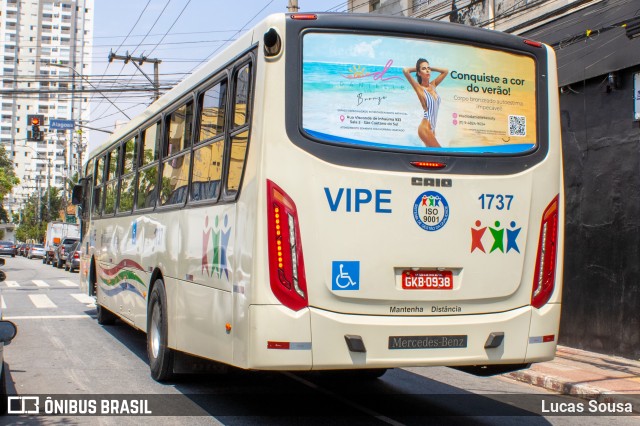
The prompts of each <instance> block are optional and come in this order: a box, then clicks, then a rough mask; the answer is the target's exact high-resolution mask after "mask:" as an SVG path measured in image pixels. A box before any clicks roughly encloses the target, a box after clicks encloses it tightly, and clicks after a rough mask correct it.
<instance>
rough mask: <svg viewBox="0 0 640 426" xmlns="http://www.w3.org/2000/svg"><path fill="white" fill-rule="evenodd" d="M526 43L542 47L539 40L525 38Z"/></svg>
mask: <svg viewBox="0 0 640 426" xmlns="http://www.w3.org/2000/svg"><path fill="white" fill-rule="evenodd" d="M524 44H528V45H529V46H533V47H542V43H540V42H539V41H533V40H525V41H524Z"/></svg>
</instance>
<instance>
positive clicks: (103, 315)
mask: <svg viewBox="0 0 640 426" xmlns="http://www.w3.org/2000/svg"><path fill="white" fill-rule="evenodd" d="M96 319H97V320H98V324H100V325H113V324H115V322H116V319H117V317H116V316H115V315H114V314H113V313H112V312H111V311H110V310H108V309H107V308H105V307H104V306H101V305H99V304H98V303H97V302H96Z"/></svg>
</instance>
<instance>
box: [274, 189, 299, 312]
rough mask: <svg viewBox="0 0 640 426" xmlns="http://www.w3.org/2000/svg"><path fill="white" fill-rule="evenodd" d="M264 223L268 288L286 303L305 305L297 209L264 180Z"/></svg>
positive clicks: (287, 197) (295, 305)
mask: <svg viewBox="0 0 640 426" xmlns="http://www.w3.org/2000/svg"><path fill="white" fill-rule="evenodd" d="M267 225H268V227H269V229H268V244H269V276H270V282H271V291H273V294H274V295H275V296H276V298H278V300H279V301H280V302H281V303H282V304H283V305H285V306H286V307H288V308H290V309H293V310H294V311H299V310H300V309H302V308H305V307H307V306H308V304H309V302H308V300H307V281H306V277H305V273H304V260H303V257H302V243H301V239H300V227H299V225H298V211H297V209H296V205H295V203H294V202H293V200H292V199H291V198H290V197H289V196H288V195H287V193H286V192H284V191H283V190H282V189H281V188H280V187H279V186H278V185H276V184H275V183H273V182H271V181H270V180H267Z"/></svg>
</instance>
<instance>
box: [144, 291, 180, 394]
mask: <svg viewBox="0 0 640 426" xmlns="http://www.w3.org/2000/svg"><path fill="white" fill-rule="evenodd" d="M167 324H168V323H167V294H166V291H165V289H164V283H163V282H162V280H161V279H158V280H156V282H155V284H154V286H153V290H151V294H150V295H149V305H148V308H147V355H148V356H149V368H150V369H151V377H152V378H153V379H154V380H156V381H158V382H164V381H167V380H169V379H171V377H172V376H173V359H174V356H173V355H174V354H173V351H172V350H171V349H169V346H168V325H167Z"/></svg>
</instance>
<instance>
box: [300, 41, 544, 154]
mask: <svg viewBox="0 0 640 426" xmlns="http://www.w3.org/2000/svg"><path fill="white" fill-rule="evenodd" d="M303 52H304V53H303V73H302V78H303V99H302V102H303V118H302V125H303V128H304V131H305V132H306V133H307V134H309V135H310V136H312V137H315V138H317V139H320V140H322V141H327V142H333V143H339V144H346V145H356V146H362V147H371V148H380V149H393V150H410V151H427V152H434V153H437V152H443V153H470V154H517V153H522V152H526V151H530V150H532V149H533V148H535V146H536V143H537V135H536V84H535V83H536V82H535V76H536V67H535V61H534V60H533V59H532V58H531V57H529V56H526V55H519V54H514V53H508V52H502V51H498V50H491V49H485V48H478V47H474V46H468V45H461V44H455V43H449V42H442V41H432V40H415V39H406V38H399V37H387V36H372V35H352V34H327V33H309V34H306V35H305V36H304V39H303Z"/></svg>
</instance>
